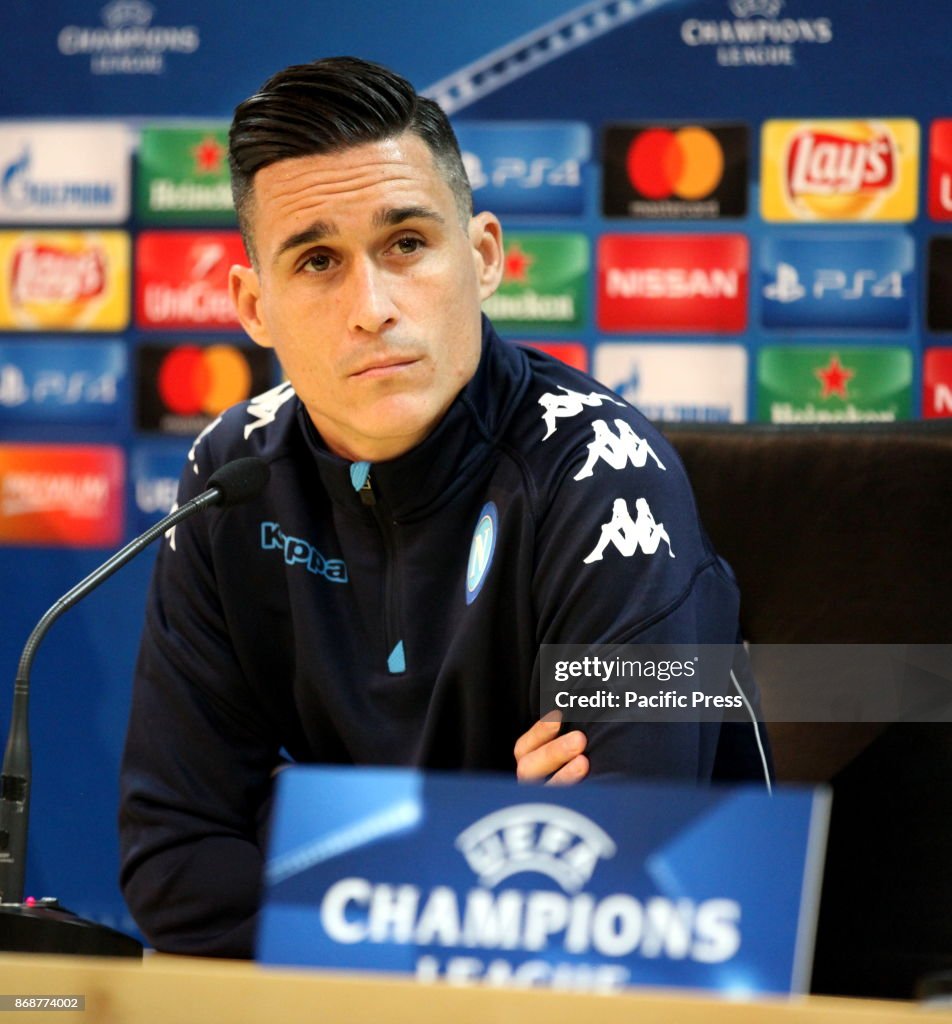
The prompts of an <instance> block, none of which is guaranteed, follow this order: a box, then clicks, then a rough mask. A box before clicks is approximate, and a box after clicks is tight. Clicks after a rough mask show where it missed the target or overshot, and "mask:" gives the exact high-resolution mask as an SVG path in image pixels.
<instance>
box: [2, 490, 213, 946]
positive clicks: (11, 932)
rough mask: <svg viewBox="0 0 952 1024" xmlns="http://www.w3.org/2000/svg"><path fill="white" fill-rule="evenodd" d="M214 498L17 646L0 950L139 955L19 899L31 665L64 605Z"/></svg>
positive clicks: (55, 906) (116, 558) (127, 550)
mask: <svg viewBox="0 0 952 1024" xmlns="http://www.w3.org/2000/svg"><path fill="white" fill-rule="evenodd" d="M221 500H222V491H221V490H218V489H216V488H215V487H212V488H210V489H209V490H207V491H204V492H203V493H202V494H199V495H198V496H197V497H195V498H192V500H191V501H187V502H186V503H185V504H184V505H182V506H181V508H178V509H176V510H175V511H174V512H172V513H170V514H169V515H168V516H166V517H165V518H164V519H162V520H161V521H160V522H158V523H156V524H155V525H154V526H152V527H150V528H149V529H148V530H147V531H146V532H145V533H143V534H142V535H141V536H139V537H136V538H135V540H133V541H130V542H129V543H128V544H127V545H126V546H125V547H124V548H122V549H121V550H120V551H117V552H116V553H115V554H114V555H113V556H112V557H111V558H110V559H109V560H108V561H106V562H105V563H104V564H103V565H101V566H100V567H99V568H98V569H96V570H94V571H93V572H92V573H90V574H89V575H88V576H87V577H86V578H85V579H84V580H82V581H81V582H80V583H77V584H76V586H75V587H73V588H72V590H70V591H69V592H68V593H66V594H64V595H63V596H62V597H61V598H60V599H59V600H58V601H57V602H56V603H55V604H54V605H53V606H52V607H51V608H50V609H49V610H48V611H47V612H46V614H45V615H44V616H43V618H41V619H40V621H39V622H38V623H37V624H36V626H35V628H34V629H33V632H32V633H31V634H30V636H29V639H28V640H27V642H26V645H25V646H24V648H23V653H22V655H21V656H20V663H19V667H18V668H17V675H16V681H15V683H14V688H13V712H12V715H11V718H10V731H9V733H8V735H7V746H6V751H5V753H4V757H3V773H2V776H0V901H2V902H0V951H7V952H13V951H17V952H44V953H73V954H80V955H83V956H132V957H140V958H141V956H142V944H141V943H140V942H138V941H137V940H136V939H133V938H132V937H131V936H129V935H124V934H123V933H122V932H118V931H115V930H114V929H112V928H107V927H106V926H105V925H101V924H97V923H96V922H94V921H86V920H84V919H83V918H81V917H78V916H76V915H75V914H73V913H72V912H71V911H69V910H67V909H66V908H65V907H63V906H62V905H61V904H60V903H59V901H58V900H56V899H53V898H49V897H47V898H44V899H41V900H27V901H26V902H24V900H23V886H24V879H25V874H26V843H27V831H28V823H29V813H30V736H29V699H30V669H31V667H32V665H33V658H34V656H35V654H36V650H37V648H38V647H39V644H40V641H41V640H42V639H43V637H44V636H45V635H46V633H47V631H48V630H49V628H50V626H52V625H53V623H54V622H55V621H56V620H57V619H58V618H59V617H60V615H62V614H63V612H65V611H66V610H67V609H68V608H71V607H72V606H73V605H74V604H75V603H76V602H77V601H78V600H79V599H80V598H82V597H85V596H86V595H87V594H89V593H90V592H91V591H93V590H95V589H96V587H98V586H99V585H100V584H101V583H103V582H105V581H106V580H107V579H109V577H110V576H112V574H113V573H114V572H116V571H117V570H118V569H121V568H122V566H124V565H125V564H126V563H127V562H129V561H130V560H131V559H133V558H134V557H135V556H136V555H137V554H139V552H140V551H142V550H143V549H144V548H145V547H147V546H148V545H149V544H151V543H152V541H153V540H155V539H156V538H157V537H158V536H160V535H161V534H163V533H165V532H167V531H168V530H169V529H171V528H172V527H173V526H175V525H176V524H177V523H179V522H181V520H183V519H186V518H188V517H189V516H191V515H193V514H194V513H195V512H198V511H199V510H200V509H203V508H205V507H206V506H208V505H214V504H216V503H218V502H220V501H221Z"/></svg>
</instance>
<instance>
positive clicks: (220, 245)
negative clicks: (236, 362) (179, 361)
mask: <svg viewBox="0 0 952 1024" xmlns="http://www.w3.org/2000/svg"><path fill="white" fill-rule="evenodd" d="M136 257H137V273H136V320H137V322H138V323H139V324H140V325H141V326H150V327H152V326H154V327H182V328H189V327H191V328H205V329H207V330H216V329H217V330H220V329H221V328H223V327H227V328H233V327H237V326H238V317H237V315H236V313H235V309H234V306H233V304H232V301H231V296H230V295H229V292H228V268H229V267H230V266H231V265H232V264H233V263H244V262H246V257H245V251H244V246H243V245H242V243H241V238H240V236H239V235H238V232H237V231H218V232H201V231H165V232H158V231H144V232H142V234H140V235H139V238H138V240H137V245H136Z"/></svg>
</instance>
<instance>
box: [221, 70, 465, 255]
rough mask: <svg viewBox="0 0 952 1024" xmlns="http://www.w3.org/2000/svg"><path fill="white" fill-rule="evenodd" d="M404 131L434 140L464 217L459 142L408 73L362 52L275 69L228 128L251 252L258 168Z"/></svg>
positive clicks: (234, 184) (238, 206)
mask: <svg viewBox="0 0 952 1024" xmlns="http://www.w3.org/2000/svg"><path fill="white" fill-rule="evenodd" d="M404 132H412V133H413V134H414V135H417V136H418V137H419V138H421V139H422V140H423V141H424V142H425V143H426V144H427V146H428V147H429V149H430V152H431V153H432V154H433V161H434V163H435V165H436V168H437V170H438V171H439V172H440V174H441V175H442V177H443V179H444V180H445V181H446V183H447V185H449V187H450V189H451V191H452V192H453V196H454V198H455V199H456V205H457V208H458V210H459V214H460V217H461V219H462V220H463V221H464V223H465V221H467V220H468V219H469V217H470V216H472V212H473V196H472V190H471V189H470V185H469V179H468V178H467V176H466V169H465V168H464V166H463V160H462V157H461V156H460V150H459V143H458V142H457V141H456V136H455V135H454V134H453V129H452V127H451V126H450V122H449V119H448V118H447V116H446V114H445V113H444V112H443V111H442V109H441V108H440V107H439V105H438V104H436V103H435V102H434V101H433V100H431V99H427V98H426V97H425V96H419V95H418V94H417V92H416V90H415V89H414V88H413V86H412V85H411V84H410V83H409V82H408V81H407V80H406V79H405V78H401V77H400V76H399V75H397V74H394V72H392V71H390V70H388V69H387V68H385V67H382V66H381V65H380V64H374V63H372V62H371V61H366V60H360V59H359V58H357V57H327V58H324V59H323V60H315V61H312V62H311V63H310V64H294V65H292V66H291V67H288V68H285V69H284V70H283V71H279V72H278V73H277V74H275V75H272V76H271V78H269V79H268V80H267V82H265V83H264V85H262V86H261V88H260V89H259V90H258V92H256V93H255V94H254V95H253V96H250V97H249V98H248V99H246V100H245V101H244V102H243V103H240V104H239V105H238V106H237V107H236V108H235V115H234V117H233V118H232V122H231V129H230V131H229V133H228V163H229V166H230V167H231V191H232V197H233V199H234V203H235V210H236V211H237V213H238V227H239V228H240V229H241V236H242V238H243V239H244V242H245V248H246V249H247V251H248V255H249V257H250V258H251V259H252V260H254V258H255V254H254V246H253V240H252V238H251V229H250V224H249V222H250V212H251V206H252V203H253V200H254V176H255V174H256V173H257V172H258V171H260V170H261V169H262V168H264V167H268V166H269V165H270V164H273V163H277V162H278V161H279V160H288V159H293V158H294V157H300V156H313V155H315V154H320V153H334V152H337V151H339V150H343V149H349V148H350V147H352V146H359V145H363V144H365V143H370V142H381V141H383V140H384V139H390V138H394V137H395V136H397V135H402V134H403V133H404Z"/></svg>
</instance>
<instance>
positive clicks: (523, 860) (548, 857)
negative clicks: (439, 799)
mask: <svg viewBox="0 0 952 1024" xmlns="http://www.w3.org/2000/svg"><path fill="white" fill-rule="evenodd" d="M456 847H457V849H458V850H459V851H460V852H461V853H462V854H463V856H464V857H465V858H466V863H467V864H469V866H470V867H471V868H472V869H473V871H474V872H475V873H476V875H477V876H478V878H479V881H480V884H481V885H484V886H486V887H488V888H492V887H493V886H495V885H498V884H499V883H500V882H501V881H502V880H503V879H504V878H509V877H510V876H511V875H515V874H519V873H521V872H524V871H536V872H538V873H539V874H543V875H546V876H548V877H549V878H551V879H552V880H553V881H554V882H557V883H558V884H559V885H560V886H561V887H562V889H564V890H565V891H566V892H578V891H579V890H581V889H582V887H583V886H584V885H585V883H586V882H588V881H589V879H590V878H591V877H592V874H593V872H594V871H595V868H596V867H597V865H598V862H599V860H601V859H603V858H604V859H607V858H609V857H613V856H614V855H615V852H616V849H617V848H616V846H615V843H614V842H613V840H612V838H611V836H609V835H608V833H607V832H605V831H604V829H602V828H600V827H599V826H598V825H596V824H595V822H593V821H591V820H590V819H589V818H586V817H585V816H584V815H582V814H579V813H578V812H576V811H571V810H569V809H568V808H566V807H558V806H556V805H554V804H517V805H515V806H513V807H504V808H503V809H502V810H500V811H494V812H493V813H492V814H487V815H486V817H484V818H480V819H479V821H476V822H474V823H473V824H472V825H470V826H469V828H467V829H465V830H464V831H463V832H461V833H460V834H459V835H458V836H457V837H456Z"/></svg>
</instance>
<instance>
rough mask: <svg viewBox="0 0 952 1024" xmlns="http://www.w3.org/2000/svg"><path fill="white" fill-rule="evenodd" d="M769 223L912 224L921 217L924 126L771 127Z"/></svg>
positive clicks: (765, 175) (765, 174)
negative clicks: (918, 212)
mask: <svg viewBox="0 0 952 1024" xmlns="http://www.w3.org/2000/svg"><path fill="white" fill-rule="evenodd" d="M762 151H763V167H762V182H763V192H762V195H763V199H762V202H763V211H762V212H763V216H764V219H765V220H772V221H817V220H823V221H851V220H859V221H862V220H880V221H882V220H888V221H907V220H912V219H913V218H914V217H915V216H916V209H917V200H918V196H917V191H918V170H919V164H918V161H919V127H918V125H917V124H916V123H915V122H914V121H911V120H892V121H833V120H828V121H808V122H797V121H768V122H767V123H766V125H765V126H764V134H763V146H762Z"/></svg>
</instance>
